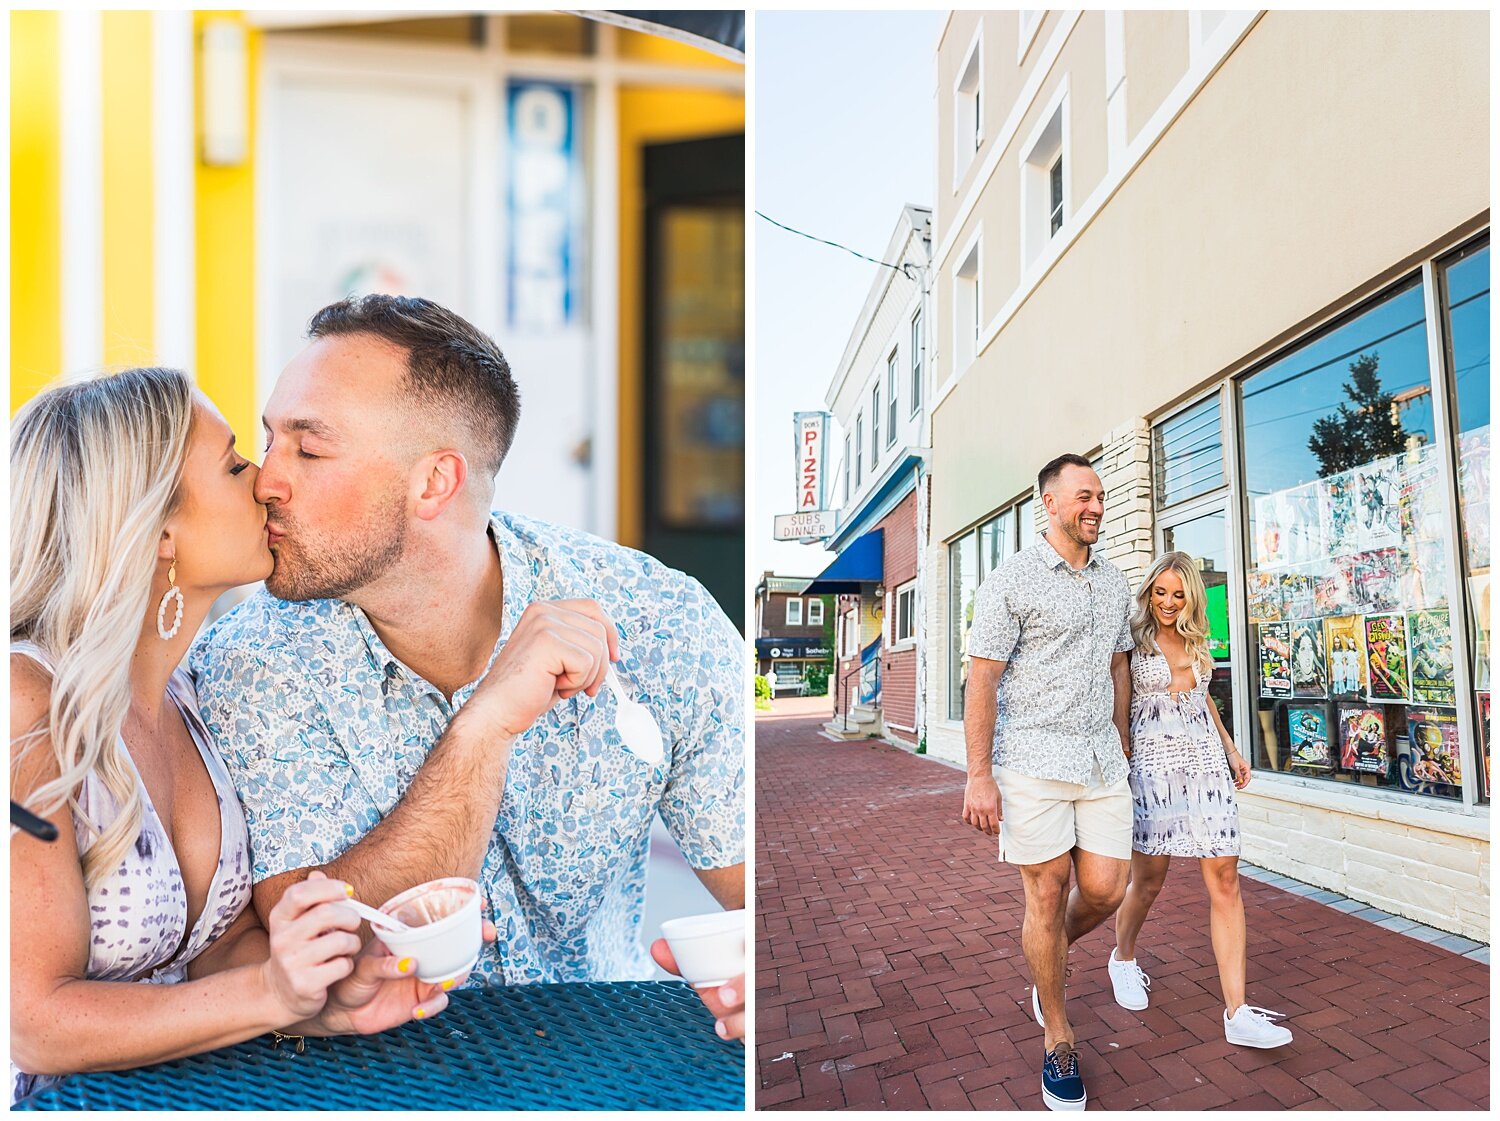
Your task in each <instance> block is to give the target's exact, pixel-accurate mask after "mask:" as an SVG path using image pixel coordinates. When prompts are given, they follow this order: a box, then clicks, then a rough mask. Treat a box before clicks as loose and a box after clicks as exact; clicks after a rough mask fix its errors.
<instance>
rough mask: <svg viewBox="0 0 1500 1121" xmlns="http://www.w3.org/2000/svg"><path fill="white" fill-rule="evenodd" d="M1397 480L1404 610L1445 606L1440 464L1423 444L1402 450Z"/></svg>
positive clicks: (1428, 447) (1446, 580)
mask: <svg viewBox="0 0 1500 1121" xmlns="http://www.w3.org/2000/svg"><path fill="white" fill-rule="evenodd" d="M1402 470H1403V476H1402V481H1401V537H1402V540H1403V542H1404V545H1403V547H1404V549H1405V556H1404V558H1403V559H1404V561H1405V566H1404V568H1403V570H1402V572H1401V598H1402V600H1403V601H1404V604H1405V606H1406V608H1407V610H1409V611H1410V610H1417V609H1421V608H1432V607H1446V606H1448V561H1447V555H1446V553H1445V551H1444V544H1443V538H1444V533H1443V526H1444V519H1443V509H1442V489H1441V488H1442V483H1443V480H1442V470H1443V467H1442V463H1441V462H1440V460H1439V457H1438V454H1437V449H1436V448H1435V447H1433V446H1432V445H1430V444H1429V445H1426V446H1423V447H1420V448H1417V449H1415V450H1414V451H1410V452H1407V453H1406V457H1405V460H1404V462H1403V467H1402Z"/></svg>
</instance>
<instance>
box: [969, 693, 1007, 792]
mask: <svg viewBox="0 0 1500 1121" xmlns="http://www.w3.org/2000/svg"><path fill="white" fill-rule="evenodd" d="M998 709H999V704H998V702H997V701H996V699H995V691H994V690H993V689H976V688H975V687H974V683H973V682H970V683H969V688H968V695H967V696H966V697H965V698H964V746H965V748H966V749H967V753H968V763H969V777H970V778H982V777H989V776H991V775H993V774H994V754H995V716H996V713H997V711H998Z"/></svg>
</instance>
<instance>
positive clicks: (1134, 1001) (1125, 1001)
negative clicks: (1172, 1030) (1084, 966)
mask: <svg viewBox="0 0 1500 1121" xmlns="http://www.w3.org/2000/svg"><path fill="white" fill-rule="evenodd" d="M1115 952H1116V951H1115V950H1111V951H1110V952H1109V982H1110V984H1112V985H1113V986H1114V987H1115V1003H1116V1004H1118V1005H1119V1006H1120V1007H1121V1008H1128V1009H1130V1010H1131V1011H1132V1012H1139V1011H1141V1009H1143V1008H1145V1007H1146V1006H1147V1005H1149V1004H1150V1003H1151V998H1150V997H1149V996H1147V995H1146V990H1147V989H1149V988H1150V987H1151V978H1150V977H1147V976H1146V973H1145V971H1144V970H1143V969H1141V967H1140V966H1139V965H1137V964H1136V963H1135V959H1134V958H1131V959H1130V960H1129V961H1121V960H1120V959H1119V958H1117V957H1115Z"/></svg>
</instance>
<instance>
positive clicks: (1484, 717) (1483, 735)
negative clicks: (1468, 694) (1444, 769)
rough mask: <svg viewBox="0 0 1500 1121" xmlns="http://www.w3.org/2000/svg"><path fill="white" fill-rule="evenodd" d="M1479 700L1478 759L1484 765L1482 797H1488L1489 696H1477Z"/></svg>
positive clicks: (1485, 694)
mask: <svg viewBox="0 0 1500 1121" xmlns="http://www.w3.org/2000/svg"><path fill="white" fill-rule="evenodd" d="M1477 696H1478V698H1479V759H1480V762H1482V763H1483V764H1484V768H1483V770H1484V796H1485V797H1486V798H1488V797H1489V796H1490V695H1489V693H1488V692H1484V693H1479V694H1477Z"/></svg>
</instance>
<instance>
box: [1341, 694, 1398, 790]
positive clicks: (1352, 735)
mask: <svg viewBox="0 0 1500 1121" xmlns="http://www.w3.org/2000/svg"><path fill="white" fill-rule="evenodd" d="M1339 766H1340V767H1342V768H1343V769H1344V770H1346V771H1353V772H1355V773H1356V774H1364V775H1383V774H1385V773H1386V770H1387V768H1388V762H1387V758H1386V749H1385V715H1384V714H1383V713H1382V712H1381V711H1380V710H1379V709H1378V708H1349V707H1346V706H1340V708H1339Z"/></svg>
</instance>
